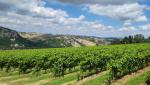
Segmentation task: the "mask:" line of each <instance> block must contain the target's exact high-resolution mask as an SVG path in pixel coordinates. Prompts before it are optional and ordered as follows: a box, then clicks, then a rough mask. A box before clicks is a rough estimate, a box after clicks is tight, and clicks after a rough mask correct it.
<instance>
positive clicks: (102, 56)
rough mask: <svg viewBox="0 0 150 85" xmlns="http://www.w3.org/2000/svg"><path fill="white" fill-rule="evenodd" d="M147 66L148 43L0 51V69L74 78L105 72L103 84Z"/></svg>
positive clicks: (149, 64) (149, 54)
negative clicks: (105, 76)
mask: <svg viewBox="0 0 150 85" xmlns="http://www.w3.org/2000/svg"><path fill="white" fill-rule="evenodd" d="M148 66H150V44H131V45H110V46H98V47H80V48H54V49H32V50H5V51H0V69H1V71H5V72H8V73H9V72H15V71H18V72H19V75H25V74H33V75H36V76H38V75H39V74H43V75H45V74H51V75H52V77H54V78H62V77H64V78H65V76H66V75H72V77H74V78H75V79H76V80H75V81H81V80H83V79H85V78H87V77H89V76H92V75H95V74H99V73H102V72H105V71H106V73H107V78H106V81H105V83H106V84H111V83H112V82H113V81H115V80H117V79H120V78H122V77H123V76H125V75H128V74H131V73H133V72H136V71H138V70H140V69H143V68H146V67H148ZM70 79H71V78H70ZM99 81H100V80H99ZM147 81H148V80H147ZM49 85H55V84H49Z"/></svg>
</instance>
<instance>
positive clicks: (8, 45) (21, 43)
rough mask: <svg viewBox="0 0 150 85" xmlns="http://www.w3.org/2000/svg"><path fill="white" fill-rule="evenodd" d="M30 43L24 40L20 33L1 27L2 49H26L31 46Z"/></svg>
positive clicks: (0, 39) (0, 42) (0, 44)
mask: <svg viewBox="0 0 150 85" xmlns="http://www.w3.org/2000/svg"><path fill="white" fill-rule="evenodd" d="M30 43H31V42H30V41H29V40H26V39H24V38H22V37H21V36H20V35H19V34H18V32H16V31H14V30H11V29H8V28H4V27H0V49H16V48H20V49H21V48H25V47H28V46H29V45H30Z"/></svg>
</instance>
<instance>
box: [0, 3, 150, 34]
mask: <svg viewBox="0 0 150 85" xmlns="http://www.w3.org/2000/svg"><path fill="white" fill-rule="evenodd" d="M70 1H71V0H70ZM72 1H73V0H72ZM74 1H77V0H74ZM78 1H79V0H78ZM78 1H77V2H78ZM81 1H82V0H81ZM84 1H85V0H84ZM90 1H91V0H89V2H90ZM96 1H98V2H99V3H100V2H101V3H102V2H105V3H106V2H107V1H106V0H101V1H100V0H95V2H96ZM112 1H114V0H108V2H112ZM117 1H120V2H118V4H121V3H122V2H124V1H128V0H117ZM133 1H134V0H133ZM79 2H80V1H79ZM2 3H3V4H4V3H5V4H7V5H5V6H2V5H0V7H1V8H0V25H1V26H4V27H8V28H12V29H14V30H18V31H26V32H42V33H53V34H74V35H75V34H76V35H90V36H100V37H110V36H111V37H120V36H126V35H129V34H136V33H142V34H144V35H149V29H148V28H149V26H143V28H142V27H141V28H142V29H139V28H136V27H134V26H132V24H131V21H146V17H145V15H144V14H143V9H144V7H143V6H140V5H139V4H137V3H136V4H133V3H132V4H131V3H130V4H129V3H128V4H127V3H126V4H124V5H114V4H113V5H106V6H104V5H100V4H97V5H94V3H93V4H92V5H88V6H89V10H90V11H91V12H93V13H95V14H97V15H107V16H109V17H112V18H115V19H120V20H124V21H125V23H126V24H125V25H124V26H122V27H121V28H115V27H112V26H107V25H104V24H101V23H100V22H96V21H87V20H86V17H85V16H84V15H80V16H79V17H76V18H75V17H69V14H67V12H66V11H64V10H61V9H53V8H51V7H45V6H44V5H45V3H46V2H44V1H42V0H11V1H10V0H0V4H2ZM112 3H113V2H112ZM90 6H92V9H91V8H90ZM98 6H99V7H98ZM2 7H3V8H2ZM111 7H112V8H111ZM2 9H3V10H2ZM111 10H112V11H111Z"/></svg>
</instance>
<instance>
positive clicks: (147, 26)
mask: <svg viewBox="0 0 150 85" xmlns="http://www.w3.org/2000/svg"><path fill="white" fill-rule="evenodd" d="M141 28H142V29H143V30H149V32H150V24H146V25H143V26H141Z"/></svg>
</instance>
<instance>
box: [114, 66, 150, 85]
mask: <svg viewBox="0 0 150 85" xmlns="http://www.w3.org/2000/svg"><path fill="white" fill-rule="evenodd" d="M149 71H150V66H149V67H146V68H144V69H141V70H139V71H137V72H135V73H132V74H130V75H126V76H124V77H123V78H121V79H118V80H116V81H114V82H112V84H111V85H138V84H139V85H140V83H142V81H143V79H142V80H136V78H137V79H141V78H138V77H140V76H142V75H144V74H145V73H147V72H149ZM134 78H135V79H134ZM132 81H134V82H135V84H134V83H133V82H132ZM138 82H140V83H138Z"/></svg>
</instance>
